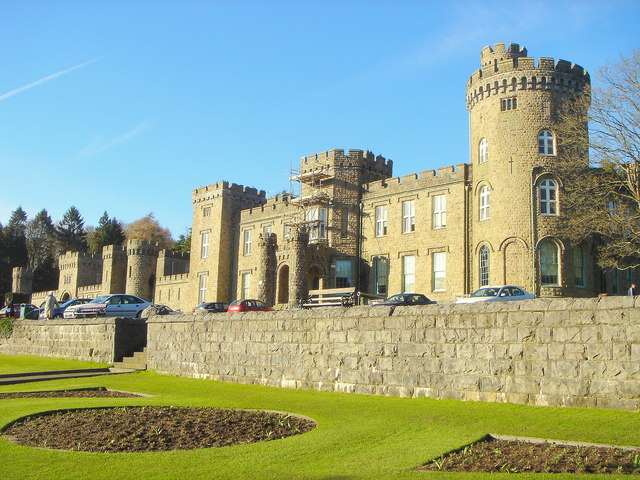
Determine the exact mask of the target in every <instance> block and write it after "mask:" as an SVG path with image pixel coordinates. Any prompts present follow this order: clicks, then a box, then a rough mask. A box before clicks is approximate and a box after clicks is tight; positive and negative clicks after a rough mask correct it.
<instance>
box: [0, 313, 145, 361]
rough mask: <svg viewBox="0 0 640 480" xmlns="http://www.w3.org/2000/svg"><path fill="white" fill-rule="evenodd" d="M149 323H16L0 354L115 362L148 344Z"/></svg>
mask: <svg viewBox="0 0 640 480" xmlns="http://www.w3.org/2000/svg"><path fill="white" fill-rule="evenodd" d="M146 335H147V329H146V322H145V321H143V320H137V319H131V318H112V317H106V318H104V317H103V318H79V319H72V320H71V319H59V320H24V319H19V320H16V321H15V323H14V327H13V333H12V335H11V337H10V338H7V339H5V338H0V353H7V354H12V355H37V356H40V357H58V358H69V359H77V360H84V361H92V362H100V363H113V362H114V361H119V360H121V359H122V357H123V356H127V355H131V353H133V352H134V351H136V350H139V349H141V348H142V347H144V346H145V345H146Z"/></svg>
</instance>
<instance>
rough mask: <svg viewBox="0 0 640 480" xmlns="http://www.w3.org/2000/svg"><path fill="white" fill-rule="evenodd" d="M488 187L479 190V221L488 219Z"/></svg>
mask: <svg viewBox="0 0 640 480" xmlns="http://www.w3.org/2000/svg"><path fill="white" fill-rule="evenodd" d="M489 195H490V194H489V187H487V186H486V185H485V186H484V187H482V188H481V189H480V220H489V218H490V211H489V207H490V196H489Z"/></svg>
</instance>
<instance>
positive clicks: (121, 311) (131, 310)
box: [64, 294, 152, 318]
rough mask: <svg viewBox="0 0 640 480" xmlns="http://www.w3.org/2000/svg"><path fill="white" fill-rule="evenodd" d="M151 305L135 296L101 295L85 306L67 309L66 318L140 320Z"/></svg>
mask: <svg viewBox="0 0 640 480" xmlns="http://www.w3.org/2000/svg"><path fill="white" fill-rule="evenodd" d="M149 305H152V303H151V302H147V301H146V300H143V299H141V298H140V297H136V296H134V295H122V294H116V295H101V296H99V297H98V298H96V299H95V300H91V301H90V302H88V303H85V304H84V305H77V306H73V307H69V308H67V309H66V310H65V311H64V318H84V317H105V316H106V317H132V318H133V317H135V318H140V316H141V314H142V311H143V310H144V309H145V308H147V307H148V306H149Z"/></svg>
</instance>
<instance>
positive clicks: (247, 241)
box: [242, 230, 251, 256]
mask: <svg viewBox="0 0 640 480" xmlns="http://www.w3.org/2000/svg"><path fill="white" fill-rule="evenodd" d="M242 253H243V255H245V256H247V255H251V230H245V231H244V247H243V250H242Z"/></svg>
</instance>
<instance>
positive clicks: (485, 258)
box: [480, 245, 489, 287]
mask: <svg viewBox="0 0 640 480" xmlns="http://www.w3.org/2000/svg"><path fill="white" fill-rule="evenodd" d="M486 285H489V247H487V246H486V245H483V246H482V247H480V286H481V287H484V286H486Z"/></svg>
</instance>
